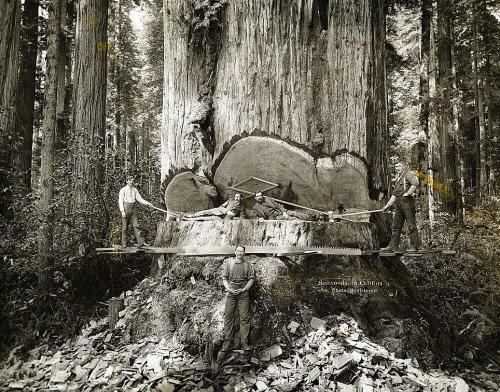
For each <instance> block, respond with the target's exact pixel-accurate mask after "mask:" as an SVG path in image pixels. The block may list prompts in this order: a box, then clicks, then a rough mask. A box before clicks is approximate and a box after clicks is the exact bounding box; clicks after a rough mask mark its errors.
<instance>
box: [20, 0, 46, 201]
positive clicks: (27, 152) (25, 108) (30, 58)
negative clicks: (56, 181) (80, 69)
mask: <svg viewBox="0 0 500 392" xmlns="http://www.w3.org/2000/svg"><path fill="white" fill-rule="evenodd" d="M39 6H40V4H39V0H26V1H25V2H24V8H23V13H22V30H21V45H20V46H21V60H20V66H19V79H18V94H17V103H16V112H17V115H16V134H17V141H16V157H15V164H16V169H17V172H18V175H19V180H20V184H19V185H20V187H19V188H20V192H21V194H25V193H27V192H29V191H30V190H31V159H32V145H33V124H34V121H35V92H36V59H37V53H38V8H39Z"/></svg>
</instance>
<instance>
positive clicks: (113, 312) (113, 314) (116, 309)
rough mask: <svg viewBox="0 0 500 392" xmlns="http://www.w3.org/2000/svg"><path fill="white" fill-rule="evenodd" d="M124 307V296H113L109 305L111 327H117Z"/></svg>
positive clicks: (111, 328)
mask: <svg viewBox="0 0 500 392" xmlns="http://www.w3.org/2000/svg"><path fill="white" fill-rule="evenodd" d="M122 309H123V298H111V300H110V301H109V306H108V320H109V329H110V330H111V331H112V330H113V329H115V325H116V323H117V322H118V320H119V318H120V311H121V310H122Z"/></svg>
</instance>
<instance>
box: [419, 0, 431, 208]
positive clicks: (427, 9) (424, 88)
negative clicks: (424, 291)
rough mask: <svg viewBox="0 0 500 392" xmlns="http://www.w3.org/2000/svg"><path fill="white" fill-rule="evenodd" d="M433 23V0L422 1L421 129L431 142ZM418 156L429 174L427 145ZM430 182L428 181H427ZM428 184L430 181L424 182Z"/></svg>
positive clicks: (425, 205) (425, 199)
mask: <svg viewBox="0 0 500 392" xmlns="http://www.w3.org/2000/svg"><path fill="white" fill-rule="evenodd" d="M431 22H432V0H422V4H421V24H420V31H421V37H420V42H421V44H420V48H421V49H420V100H421V104H420V129H421V132H422V133H423V134H424V135H425V140H426V141H427V142H428V140H429V100H430V98H429V70H430V69H429V55H430V39H431V27H432V26H431ZM421 149H422V150H423V151H420V145H419V155H418V170H419V171H420V172H421V173H422V174H424V175H427V176H428V175H429V173H428V168H429V165H428V148H427V143H425V144H424V145H423V146H422V148H421ZM427 180H428V179H427ZM423 183H424V184H427V183H428V181H423ZM429 188H430V187H428V186H426V187H425V192H422V194H423V195H424V197H423V205H422V210H423V215H424V216H427V217H428V216H429V192H430V189H429Z"/></svg>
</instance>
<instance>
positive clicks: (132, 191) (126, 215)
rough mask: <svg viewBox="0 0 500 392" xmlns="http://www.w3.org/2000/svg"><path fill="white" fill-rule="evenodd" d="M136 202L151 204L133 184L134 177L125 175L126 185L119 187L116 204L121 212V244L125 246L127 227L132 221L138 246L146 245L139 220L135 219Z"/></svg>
mask: <svg viewBox="0 0 500 392" xmlns="http://www.w3.org/2000/svg"><path fill="white" fill-rule="evenodd" d="M137 203H140V204H144V205H145V206H150V207H152V206H153V205H152V204H151V203H150V202H149V201H146V200H144V199H143V198H142V196H141V195H140V193H139V191H138V190H137V188H136V187H135V186H134V178H133V177H127V185H126V186H124V187H123V188H122V189H120V193H119V195H118V206H119V207H120V212H121V214H122V246H123V247H126V246H127V237H128V233H127V232H128V227H129V224H130V223H132V227H133V228H134V233H135V239H136V240H137V245H138V246H144V245H148V244H146V243H145V242H144V239H143V238H142V236H141V231H140V230H139V222H138V219H137V210H136V208H137V207H136V206H137Z"/></svg>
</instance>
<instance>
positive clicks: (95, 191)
mask: <svg viewBox="0 0 500 392" xmlns="http://www.w3.org/2000/svg"><path fill="white" fill-rule="evenodd" d="M77 7H78V8H77V25H76V42H75V65H74V87H73V114H72V118H73V121H72V136H73V140H74V142H73V152H72V159H73V184H74V186H73V191H74V196H73V205H74V208H75V209H76V211H77V219H78V222H79V227H80V229H81V230H82V231H88V232H87V234H88V236H87V237H86V238H87V239H90V238H89V237H92V235H93V234H92V233H93V232H95V229H96V227H92V226H93V224H92V222H94V223H95V219H96V217H97V215H98V214H97V212H96V211H95V210H94V208H96V207H97V208H98V207H99V201H100V200H101V199H100V187H102V185H103V173H104V167H103V162H104V140H105V129H106V128H105V120H106V59H107V51H108V43H107V27H108V0H79V1H78V6H77ZM100 207H102V205H101V206H100ZM89 222H91V224H89ZM82 234H84V233H82ZM83 238H84V239H85V236H84V237H83Z"/></svg>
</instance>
